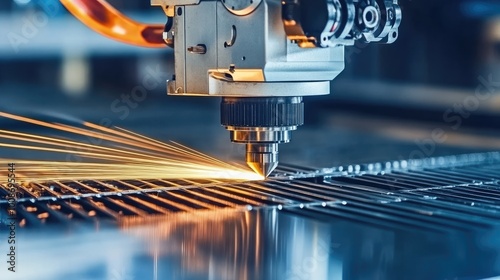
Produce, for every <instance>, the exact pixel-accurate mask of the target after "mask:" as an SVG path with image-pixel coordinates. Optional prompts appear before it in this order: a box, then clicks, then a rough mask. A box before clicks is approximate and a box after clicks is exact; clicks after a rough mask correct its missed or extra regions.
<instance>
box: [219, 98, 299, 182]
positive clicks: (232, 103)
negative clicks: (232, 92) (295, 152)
mask: <svg viewBox="0 0 500 280" xmlns="http://www.w3.org/2000/svg"><path fill="white" fill-rule="evenodd" d="M221 123H222V125H224V126H225V127H226V129H227V130H229V131H230V132H231V141H232V142H235V143H242V144H247V146H246V161H247V164H248V165H249V166H250V167H251V168H252V169H253V170H255V172H257V173H259V174H261V175H262V176H264V177H267V176H268V175H269V174H270V173H271V172H272V171H273V170H274V169H275V168H276V167H277V166H278V144H280V143H288V142H290V139H291V132H292V131H293V130H296V129H297V127H298V126H299V125H302V124H303V123H304V103H302V97H265V98H261V97H258V98H257V97H248V98H240V97H238V98H236V97H224V98H223V99H222V103H221Z"/></svg>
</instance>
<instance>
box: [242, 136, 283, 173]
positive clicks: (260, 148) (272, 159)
mask: <svg viewBox="0 0 500 280" xmlns="http://www.w3.org/2000/svg"><path fill="white" fill-rule="evenodd" d="M246 161H247V164H248V166H250V168H252V169H253V170H254V171H255V172H256V173H258V174H259V175H261V176H263V177H265V178H267V177H268V176H269V175H270V174H271V173H272V172H273V171H274V169H276V167H278V144H277V143H270V144H268V143H259V144H254V143H251V144H247V153H246Z"/></svg>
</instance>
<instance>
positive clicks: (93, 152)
mask: <svg viewBox="0 0 500 280" xmlns="http://www.w3.org/2000/svg"><path fill="white" fill-rule="evenodd" d="M0 117H4V118H8V119H11V120H15V121H19V122H24V123H28V124H32V125H37V126H41V127H44V128H48V129H50V130H51V131H52V132H54V131H57V132H58V133H69V134H71V135H73V136H78V137H80V138H81V137H87V139H89V140H90V139H91V141H81V140H76V139H68V138H63V137H55V136H47V135H37V134H31V133H23V132H18V131H10V130H2V129H0V149H5V148H7V149H18V150H28V151H31V152H49V153H54V154H66V155H68V154H69V155H72V156H74V157H76V158H79V159H81V162H71V161H47V160H24V159H12V158H10V159H7V158H0V166H7V164H8V163H15V164H16V170H15V174H16V178H17V181H18V182H22V183H30V182H45V181H79V180H89V179H91V180H154V179H180V178H182V179H227V180H244V181H250V180H262V179H264V178H262V177H261V176H260V175H258V174H255V173H254V172H252V171H250V170H249V169H247V168H246V167H244V166H242V165H239V164H232V163H231V164H230V163H226V162H224V161H221V160H219V159H216V158H214V157H211V156H209V155H207V154H204V153H202V152H199V151H197V150H195V149H192V148H189V147H187V146H184V145H182V144H179V143H177V142H167V143H165V142H161V141H159V140H156V139H153V138H150V137H147V136H144V135H141V134H138V133H136V132H132V131H130V130H127V129H124V128H120V127H112V128H109V127H104V126H100V125H97V124H93V123H90V122H82V123H81V124H80V126H72V125H67V124H60V123H53V122H45V121H41V120H36V119H31V118H27V117H23V116H18V115H13V114H9V113H5V112H0ZM78 137H75V138H78ZM7 172H8V170H7V168H5V170H1V169H0V176H1V179H0V184H4V185H5V184H6V179H3V178H7Z"/></svg>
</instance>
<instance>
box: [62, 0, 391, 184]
mask: <svg viewBox="0 0 500 280" xmlns="http://www.w3.org/2000/svg"><path fill="white" fill-rule="evenodd" d="M61 3H62V4H64V5H65V6H66V8H68V10H69V11H71V13H73V15H75V16H76V17H77V18H79V19H80V20H81V21H82V22H84V23H85V24H86V25H87V26H89V27H90V28H92V29H94V30H95V31H97V32H99V33H101V34H104V35H106V36H109V37H112V38H114V39H116V40H119V41H122V42H126V43H130V44H133V45H138V46H144V47H161V46H163V45H165V44H166V45H167V46H170V47H174V49H175V75H174V76H173V77H172V79H171V80H169V81H167V88H168V93H169V94H171V95H200V96H219V97H222V103H221V123H222V125H224V126H225V127H226V129H227V130H229V131H230V132H231V133H230V135H231V140H232V141H233V142H236V143H242V144H246V149H247V153H246V160H247V163H248V165H249V166H250V167H251V168H252V169H254V170H255V171H256V172H257V173H259V174H261V175H263V176H268V175H269V174H270V173H271V172H272V171H273V170H274V169H275V168H276V166H277V165H278V144H281V143H287V142H289V141H290V138H291V131H293V130H296V129H297V127H298V126H300V125H302V124H303V122H304V107H303V103H302V97H303V96H311V95H322V94H328V93H330V81H331V80H333V79H334V78H335V77H336V76H337V75H338V74H339V73H340V72H341V71H342V70H343V69H344V48H345V47H346V46H353V45H354V44H355V43H356V42H363V43H371V42H379V43H392V42H394V41H395V40H396V39H397V37H398V27H399V24H400V22H401V9H400V8H399V6H398V0H151V3H152V5H156V6H161V7H162V8H163V9H164V11H165V13H166V15H167V18H168V20H167V23H166V24H165V26H164V27H163V26H160V25H145V24H140V23H137V22H135V21H133V20H131V19H129V18H127V17H125V16H124V15H122V14H120V13H119V12H118V11H117V10H115V9H113V7H111V6H110V5H109V4H107V3H106V1H105V0H88V1H76V0H61ZM160 34H162V35H163V40H164V43H165V44H160V40H159V39H160V38H159V37H160Z"/></svg>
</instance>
